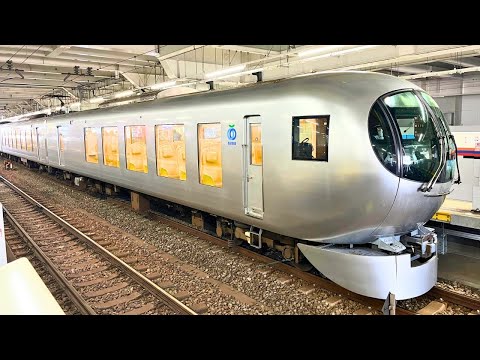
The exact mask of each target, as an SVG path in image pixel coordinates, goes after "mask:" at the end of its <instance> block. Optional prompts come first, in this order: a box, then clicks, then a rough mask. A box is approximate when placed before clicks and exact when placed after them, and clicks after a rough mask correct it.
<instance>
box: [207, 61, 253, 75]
mask: <svg viewBox="0 0 480 360" xmlns="http://www.w3.org/2000/svg"><path fill="white" fill-rule="evenodd" d="M243 69H245V64H242V65H238V66H232V67H229V68H226V69H222V70H218V71H212V72H209V73H207V74H205V77H206V78H212V77H215V76H221V75H226V74H230V73H236V72H240V71H242V70H243Z"/></svg>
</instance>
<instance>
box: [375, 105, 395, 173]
mask: <svg viewBox="0 0 480 360" xmlns="http://www.w3.org/2000/svg"><path fill="white" fill-rule="evenodd" d="M368 132H369V134H370V142H371V143H372V147H373V150H374V151H375V155H377V158H378V159H379V160H380V162H381V163H382V164H383V166H385V167H386V168H387V169H388V170H389V171H390V172H392V173H394V174H396V173H397V155H396V152H395V144H394V142H393V136H392V132H391V130H390V127H389V126H388V121H387V118H386V117H385V113H384V112H383V111H382V109H381V108H380V105H379V104H378V103H375V105H373V107H372V109H371V110H370V115H369V116H368Z"/></svg>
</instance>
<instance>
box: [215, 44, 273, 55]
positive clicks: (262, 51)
mask: <svg viewBox="0 0 480 360" xmlns="http://www.w3.org/2000/svg"><path fill="white" fill-rule="evenodd" d="M209 46H211V47H213V48H216V49H222V50H233V51H243V52H248V53H251V54H258V55H265V56H267V55H278V54H280V51H275V50H266V49H260V48H256V47H253V46H241V45H209Z"/></svg>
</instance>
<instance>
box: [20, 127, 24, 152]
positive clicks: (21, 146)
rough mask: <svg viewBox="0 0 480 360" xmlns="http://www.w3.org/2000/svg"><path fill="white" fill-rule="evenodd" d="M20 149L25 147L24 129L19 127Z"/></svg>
mask: <svg viewBox="0 0 480 360" xmlns="http://www.w3.org/2000/svg"><path fill="white" fill-rule="evenodd" d="M20 149H22V150H23V149H25V130H22V129H20Z"/></svg>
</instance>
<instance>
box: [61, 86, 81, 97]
mask: <svg viewBox="0 0 480 360" xmlns="http://www.w3.org/2000/svg"><path fill="white" fill-rule="evenodd" d="M61 89H62V90H63V91H65V92H66V93H67V94H68V95H70V96H71V97H73V98H74V99H78V96H75V95H74V94H73V93H72V92H70V91H69V90H68V89H66V88H64V87H61Z"/></svg>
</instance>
